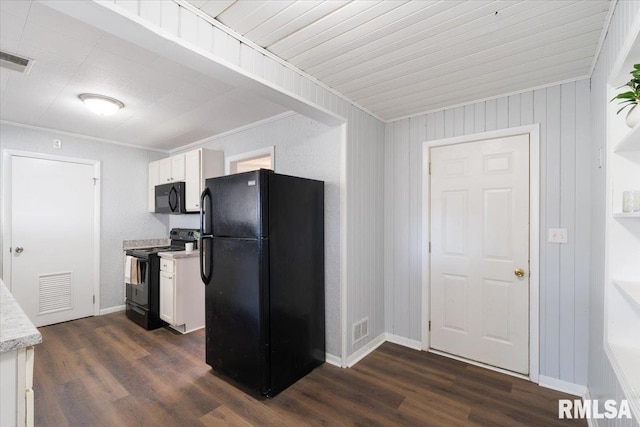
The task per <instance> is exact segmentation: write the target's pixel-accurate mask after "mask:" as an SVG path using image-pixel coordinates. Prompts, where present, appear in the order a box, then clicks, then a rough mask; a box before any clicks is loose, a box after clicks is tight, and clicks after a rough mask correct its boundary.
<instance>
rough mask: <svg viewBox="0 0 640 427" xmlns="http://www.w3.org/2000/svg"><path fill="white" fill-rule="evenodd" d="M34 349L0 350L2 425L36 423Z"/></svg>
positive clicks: (29, 424) (0, 420)
mask: <svg viewBox="0 0 640 427" xmlns="http://www.w3.org/2000/svg"><path fill="white" fill-rule="evenodd" d="M33 352H34V351H33V347H25V348H20V349H17V350H11V351H7V352H4V353H0V426H3V427H4V426H33Z"/></svg>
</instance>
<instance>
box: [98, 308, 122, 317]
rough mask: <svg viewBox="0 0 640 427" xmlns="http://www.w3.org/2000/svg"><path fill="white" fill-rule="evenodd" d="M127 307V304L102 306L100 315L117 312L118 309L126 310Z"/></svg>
mask: <svg viewBox="0 0 640 427" xmlns="http://www.w3.org/2000/svg"><path fill="white" fill-rule="evenodd" d="M126 308H127V306H126V305H116V306H115V307H109V308H101V309H100V316H104V315H105V314H111V313H117V312H118V311H124V310H125V309H126Z"/></svg>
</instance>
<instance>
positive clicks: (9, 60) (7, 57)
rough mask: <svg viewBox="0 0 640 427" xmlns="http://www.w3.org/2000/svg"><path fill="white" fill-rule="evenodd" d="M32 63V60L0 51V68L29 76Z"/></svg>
mask: <svg viewBox="0 0 640 427" xmlns="http://www.w3.org/2000/svg"><path fill="white" fill-rule="evenodd" d="M33 63H34V60H33V59H28V58H22V57H20V56H16V55H12V54H10V53H7V52H4V51H1V50H0V67H4V68H8V69H10V70H14V71H18V72H20V73H24V74H29V71H31V67H32V66H33Z"/></svg>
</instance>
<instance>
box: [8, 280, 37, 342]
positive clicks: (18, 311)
mask: <svg viewBox="0 0 640 427" xmlns="http://www.w3.org/2000/svg"><path fill="white" fill-rule="evenodd" d="M41 342H42V335H40V332H38V330H37V329H36V327H35V326H34V325H33V323H31V320H29V318H28V317H27V315H26V314H24V311H22V308H20V306H19V305H18V303H17V301H16V300H15V298H13V295H11V292H9V289H7V287H6V286H5V285H4V283H3V282H2V280H0V353H4V352H7V351H11V350H18V349H21V348H24V347H30V346H32V345H35V344H40V343H41Z"/></svg>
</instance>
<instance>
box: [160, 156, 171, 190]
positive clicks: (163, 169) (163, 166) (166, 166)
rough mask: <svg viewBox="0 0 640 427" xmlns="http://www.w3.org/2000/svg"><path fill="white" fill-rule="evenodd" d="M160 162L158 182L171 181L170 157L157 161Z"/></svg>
mask: <svg viewBox="0 0 640 427" xmlns="http://www.w3.org/2000/svg"><path fill="white" fill-rule="evenodd" d="M158 162H159V163H160V184H166V183H167V182H171V181H172V178H171V157H167V158H166V159H162V160H159V161H158Z"/></svg>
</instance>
